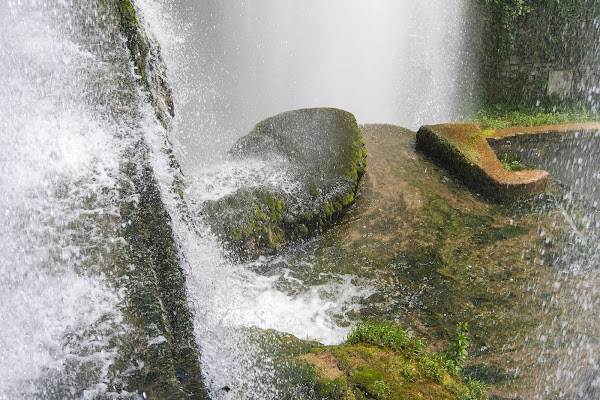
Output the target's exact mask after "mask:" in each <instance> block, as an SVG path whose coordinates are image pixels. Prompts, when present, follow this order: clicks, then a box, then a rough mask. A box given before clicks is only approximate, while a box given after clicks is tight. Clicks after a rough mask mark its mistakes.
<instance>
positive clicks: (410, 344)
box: [301, 321, 487, 400]
mask: <svg viewBox="0 0 600 400" xmlns="http://www.w3.org/2000/svg"><path fill="white" fill-rule="evenodd" d="M466 329H467V328H466V323H460V324H459V326H458V328H457V337H456V338H455V339H454V341H453V342H452V344H451V346H450V350H448V351H446V352H438V353H431V352H429V351H428V350H427V348H426V345H425V343H424V342H423V340H421V339H419V338H417V337H415V336H409V335H408V334H407V333H406V332H404V330H402V328H401V327H399V326H398V325H396V324H393V323H390V322H374V321H367V322H364V323H362V324H361V325H359V326H357V327H356V328H355V329H354V330H353V331H352V332H351V333H350V334H349V335H348V339H347V341H346V344H344V345H340V346H333V347H324V348H316V349H313V350H312V351H311V353H310V354H308V355H306V356H303V357H301V358H303V359H304V360H306V361H308V362H309V363H310V364H312V365H314V366H315V369H316V370H317V372H318V373H319V374H320V378H318V379H317V381H316V382H317V383H316V385H315V392H316V394H317V398H320V399H324V398H327V399H345V400H358V399H387V400H400V399H411V398H432V399H461V400H483V399H487V394H486V391H485V385H484V384H482V383H481V382H478V381H466V382H465V381H464V380H463V377H462V374H461V368H460V367H461V366H462V365H464V362H465V361H466V357H467V352H466V348H467V347H468V344H469V340H468V332H467V331H466Z"/></svg>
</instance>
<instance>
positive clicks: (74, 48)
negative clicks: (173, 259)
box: [0, 0, 158, 399]
mask: <svg viewBox="0 0 600 400" xmlns="http://www.w3.org/2000/svg"><path fill="white" fill-rule="evenodd" d="M107 4H111V3H108V2H102V1H99V2H94V3H90V2H87V1H76V0H73V1H62V0H57V1H44V2H41V1H35V0H29V1H22V0H18V1H8V2H7V3H5V4H3V6H2V7H1V9H0V71H1V73H0V88H1V89H0V91H1V95H0V121H1V122H0V149H1V152H0V238H1V240H0V321H1V322H0V332H1V333H0V372H1V374H2V378H1V379H0V398H2V399H21V398H23V399H37V398H40V399H41V398H43V399H52V398H57V399H58V398H61V399H67V398H97V397H102V396H105V397H106V398H117V397H122V398H139V396H138V395H137V394H133V393H128V392H127V390H126V389H124V382H123V380H124V379H125V374H123V372H124V371H125V370H129V371H133V370H134V369H135V367H133V366H130V365H128V364H127V362H126V364H125V365H124V366H122V369H121V370H120V371H121V372H119V368H120V367H117V366H116V364H117V362H119V361H118V360H119V356H122V354H121V353H120V352H121V350H122V349H121V345H122V344H123V342H124V340H125V336H126V335H127V334H128V333H130V332H131V331H132V329H133V328H132V326H131V325H130V323H129V322H128V321H127V320H126V318H125V317H124V315H123V313H122V308H123V306H124V302H125V300H124V299H125V281H124V278H123V276H122V274H120V273H119V268H120V267H119V266H123V263H126V262H127V261H126V260H127V258H126V256H125V254H126V252H125V249H126V248H128V245H127V243H126V241H125V239H124V238H123V237H122V235H121V228H122V221H121V215H120V207H121V206H122V204H123V203H124V201H130V199H124V198H122V193H124V192H123V188H124V185H125V184H126V182H127V177H125V176H123V173H122V172H121V171H120V164H121V163H122V162H123V160H125V159H127V157H128V156H127V155H126V154H125V151H126V149H127V148H128V146H130V145H131V143H132V140H133V139H134V138H135V136H136V134H135V133H134V131H135V130H137V129H139V126H140V125H139V124H140V123H141V121H142V120H143V119H144V118H145V119H146V121H147V122H146V128H145V129H144V130H145V132H146V134H147V136H148V137H149V138H151V137H152V135H153V134H156V133H157V132H158V131H157V128H156V126H157V125H158V124H157V123H156V120H155V118H154V116H153V112H152V111H151V110H150V109H149V107H148V106H145V105H144V103H143V102H142V101H141V100H140V99H141V97H138V92H137V89H136V86H135V81H134V79H133V74H132V72H133V71H132V68H131V63H130V61H129V52H128V51H127V49H126V47H125V44H124V42H123V40H122V39H121V36H120V34H119V31H118V29H116V28H115V27H118V25H117V21H115V13H114V12H112V13H109V12H107ZM138 106H139V107H140V110H145V111H144V113H142V114H140V113H137V114H136V112H134V111H135V110H137V109H138ZM143 115H145V117H142V116H143ZM136 121H137V122H136ZM148 121H150V122H148ZM125 279H126V278H125Z"/></svg>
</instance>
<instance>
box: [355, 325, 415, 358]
mask: <svg viewBox="0 0 600 400" xmlns="http://www.w3.org/2000/svg"><path fill="white" fill-rule="evenodd" d="M346 343H348V344H357V343H370V344H374V345H376V346H379V347H383V348H388V349H390V350H402V349H406V348H410V349H411V350H412V352H413V353H414V354H418V353H419V352H420V351H422V350H423V349H425V347H426V346H425V343H423V341H422V340H421V339H419V338H417V337H412V336H408V335H407V334H406V332H404V330H402V328H401V327H400V326H398V325H395V324H392V323H389V322H374V321H366V322H364V323H362V324H360V325H359V326H357V327H356V328H355V329H354V330H353V331H352V332H350V334H349V335H348V338H347V339H346Z"/></svg>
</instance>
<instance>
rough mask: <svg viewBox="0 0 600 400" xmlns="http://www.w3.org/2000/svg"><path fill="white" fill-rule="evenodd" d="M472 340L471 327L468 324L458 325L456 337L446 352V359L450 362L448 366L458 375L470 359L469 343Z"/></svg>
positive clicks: (461, 323) (460, 323)
mask: <svg viewBox="0 0 600 400" xmlns="http://www.w3.org/2000/svg"><path fill="white" fill-rule="evenodd" d="M470 340H471V338H470V336H469V326H468V325H467V323H466V322H459V323H458V324H456V336H454V338H453V339H452V342H451V343H450V349H449V350H448V351H447V352H446V359H447V360H448V366H449V367H450V368H451V369H452V370H453V371H454V372H455V373H456V374H460V373H461V372H462V368H463V366H464V365H465V363H466V362H467V360H468V358H469V352H468V351H467V349H468V348H469V342H470Z"/></svg>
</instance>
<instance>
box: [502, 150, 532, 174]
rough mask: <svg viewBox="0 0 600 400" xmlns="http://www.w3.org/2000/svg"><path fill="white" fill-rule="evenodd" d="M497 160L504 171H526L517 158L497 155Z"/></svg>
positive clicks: (503, 154)
mask: <svg viewBox="0 0 600 400" xmlns="http://www.w3.org/2000/svg"><path fill="white" fill-rule="evenodd" d="M497 156H498V160H500V163H501V164H502V168H504V169H505V170H506V171H523V170H524V169H528V168H527V166H526V165H525V164H523V161H522V160H521V159H520V158H519V157H515V156H512V155H510V154H508V153H498V154H497Z"/></svg>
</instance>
